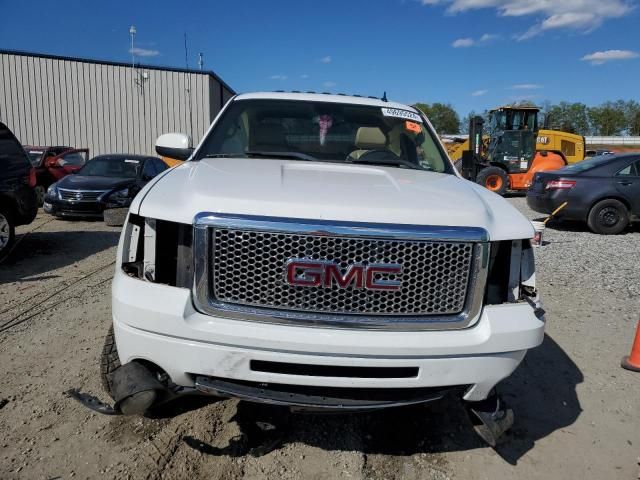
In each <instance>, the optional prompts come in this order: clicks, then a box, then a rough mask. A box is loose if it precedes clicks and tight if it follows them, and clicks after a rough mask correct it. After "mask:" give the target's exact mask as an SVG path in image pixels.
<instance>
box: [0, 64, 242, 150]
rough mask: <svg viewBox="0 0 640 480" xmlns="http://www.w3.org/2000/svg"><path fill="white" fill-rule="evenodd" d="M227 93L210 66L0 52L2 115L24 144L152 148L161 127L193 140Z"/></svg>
mask: <svg viewBox="0 0 640 480" xmlns="http://www.w3.org/2000/svg"><path fill="white" fill-rule="evenodd" d="M145 76H146V78H145ZM232 95H233V93H232V92H231V91H230V90H228V89H227V88H226V87H225V86H224V85H223V84H222V83H220V82H219V81H218V79H217V78H214V76H212V75H210V74H208V73H207V72H203V73H195V72H184V71H171V70H161V69H157V68H148V69H145V67H144V66H140V67H138V68H135V69H133V68H131V67H128V66H125V65H115V64H108V63H96V62H90V61H77V60H73V59H64V58H54V57H52V58H48V57H40V56H30V55H23V54H12V53H2V52H0V120H1V121H3V122H4V123H6V124H7V125H8V126H9V128H11V130H13V132H14V133H15V134H16V136H17V137H18V138H19V139H20V141H21V142H22V143H23V144H29V145H71V146H75V147H88V148H89V149H90V150H91V155H99V154H102V153H117V152H127V153H139V154H154V142H155V140H156V138H157V137H158V136H159V135H161V134H162V133H167V132H185V133H188V134H190V135H191V136H192V138H193V139H194V142H198V141H199V140H200V138H201V137H202V135H203V134H204V133H205V131H206V129H207V128H208V127H209V124H210V123H211V121H212V120H213V118H214V117H215V115H216V114H217V113H218V111H219V110H220V108H221V106H222V104H223V102H226V101H227V100H228V99H229V98H231V96H232Z"/></svg>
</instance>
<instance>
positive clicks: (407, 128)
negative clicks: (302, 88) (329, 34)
mask: <svg viewBox="0 0 640 480" xmlns="http://www.w3.org/2000/svg"><path fill="white" fill-rule="evenodd" d="M208 156H209V157H210V156H214V157H215V156H229V157H231V156H233V157H235V156H237V157H255V158H291V159H299V160H311V161H328V162H340V163H362V164H366V163H369V164H376V165H386V166H394V167H398V168H414V169H420V170H431V171H435V172H448V173H451V172H452V170H451V167H450V165H449V163H448V162H447V161H446V159H445V158H446V157H445V156H444V153H443V152H442V151H441V149H440V148H439V146H438V144H437V143H436V141H435V139H434V137H433V134H432V133H431V131H430V130H429V129H428V128H427V127H426V126H425V124H424V123H423V119H422V117H421V116H419V115H417V114H416V113H414V112H410V111H408V110H398V109H395V108H381V107H373V106H363V105H352V104H339V103H328V102H311V101H291V100H237V101H235V102H233V103H232V104H231V105H230V106H229V108H228V109H227V110H226V111H225V113H224V115H223V117H222V119H221V120H220V122H219V123H218V124H217V125H216V127H215V128H214V129H213V131H212V132H211V134H210V135H209V136H208V137H207V138H206V139H205V141H204V142H203V144H202V147H201V148H200V149H199V150H198V153H197V154H196V157H195V159H196V160H197V159H200V158H204V157H208Z"/></svg>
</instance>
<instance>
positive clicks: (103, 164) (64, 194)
mask: <svg viewBox="0 0 640 480" xmlns="http://www.w3.org/2000/svg"><path fill="white" fill-rule="evenodd" d="M167 168H168V166H167V165H166V163H164V162H163V161H162V160H160V159H159V158H156V157H151V156H143V155H128V154H113V155H99V156H97V157H94V158H92V159H91V160H90V161H89V162H87V164H86V165H84V166H83V167H82V168H81V169H80V170H78V171H77V173H75V174H73V175H68V176H66V177H64V178H62V179H61V180H59V181H57V182H55V183H53V184H52V185H51V186H49V188H48V190H47V193H46V195H45V200H44V210H45V212H47V213H51V214H52V215H56V216H59V217H102V216H103V214H104V210H105V209H106V208H118V207H120V208H122V207H127V206H129V205H130V204H131V200H132V199H133V197H135V196H136V194H137V193H138V192H139V191H140V189H141V188H142V187H144V185H145V184H146V183H147V182H148V181H149V180H151V179H152V178H153V177H155V176H156V175H157V174H158V173H160V172H162V171H164V170H166V169H167Z"/></svg>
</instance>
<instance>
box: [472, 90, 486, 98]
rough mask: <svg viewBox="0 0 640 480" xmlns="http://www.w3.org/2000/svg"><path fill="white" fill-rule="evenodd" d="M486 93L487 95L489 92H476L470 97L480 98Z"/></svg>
mask: <svg viewBox="0 0 640 480" xmlns="http://www.w3.org/2000/svg"><path fill="white" fill-rule="evenodd" d="M487 93H489V90H476V91H475V92H473V93H472V94H471V96H472V97H482V96H483V95H486V94H487Z"/></svg>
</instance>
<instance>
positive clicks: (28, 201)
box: [0, 123, 38, 260]
mask: <svg viewBox="0 0 640 480" xmlns="http://www.w3.org/2000/svg"><path fill="white" fill-rule="evenodd" d="M35 180H36V178H35V171H34V170H33V168H32V167H31V163H30V162H29V157H28V155H27V152H25V151H24V148H22V145H20V142H18V140H17V139H16V137H15V136H14V135H13V133H11V130H9V128H7V126H6V125H5V124H4V123H0V260H3V259H4V258H5V257H6V256H7V254H8V253H9V251H10V250H11V246H12V245H13V242H14V240H15V227H17V226H18V225H27V224H29V223H31V222H32V221H33V219H34V218H35V217H36V213H37V212H38V204H37V199H36V192H35V189H34V186H35Z"/></svg>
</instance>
